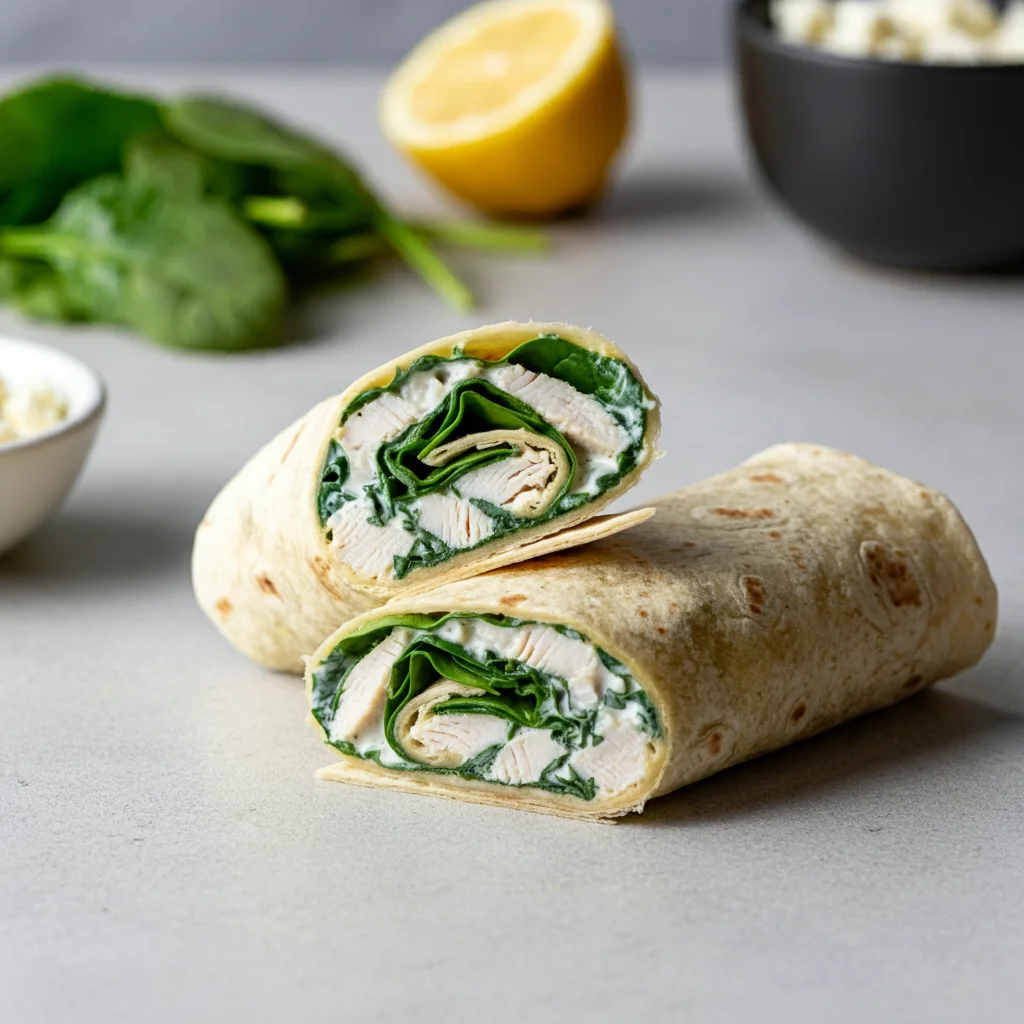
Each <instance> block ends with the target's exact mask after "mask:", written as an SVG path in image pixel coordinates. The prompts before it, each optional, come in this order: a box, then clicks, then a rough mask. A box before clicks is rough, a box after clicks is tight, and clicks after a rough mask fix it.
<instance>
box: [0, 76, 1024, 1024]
mask: <svg viewBox="0 0 1024 1024" xmlns="http://www.w3.org/2000/svg"><path fill="white" fill-rule="evenodd" d="M134 81H137V82H146V83H152V84H154V85H156V86H159V87H167V88H172V87H173V88H178V87H181V86H183V85H205V86H221V87H224V88H233V89H237V90H242V91H245V92H247V93H249V94H251V95H253V96H254V97H256V98H258V99H260V100H262V101H263V102H265V103H268V104H271V105H273V106H275V107H277V108H278V109H280V110H281V111H282V112H284V113H285V114H287V115H289V116H291V117H294V118H295V119H297V120H299V121H303V122H305V123H307V124H309V125H310V126H313V127H318V128H320V129H321V130H323V131H325V132H326V133H327V134H328V135H329V136H331V137H332V138H334V139H335V140H336V141H338V142H342V143H345V144H347V145H348V146H350V147H351V149H352V150H353V151H355V152H357V153H358V154H359V156H360V158H361V161H362V162H363V164H364V165H365V166H367V167H370V168H372V169H373V171H374V175H375V177H376V179H377V180H379V181H381V182H382V183H383V184H384V185H385V186H386V188H387V191H388V193H389V194H390V195H391V196H392V197H394V198H395V199H396V200H397V201H399V203H400V204H401V206H402V207H403V208H404V209H405V210H407V211H416V212H432V211H433V212H436V211H438V210H441V209H444V206H443V204H442V203H441V201H440V200H439V199H438V198H437V197H435V196H434V195H433V194H432V193H431V191H430V190H429V189H428V187H427V186H425V185H424V184H422V183H421V182H420V181H419V180H418V179H417V178H416V177H415V176H414V175H413V173H412V172H411V171H409V170H407V169H406V168H404V167H403V166H402V165H401V163H400V162H399V160H398V159H397V158H396V157H395V156H393V155H392V154H391V153H390V152H389V151H388V150H387V148H386V146H385V144H384V143H383V142H382V140H381V139H380V138H379V136H378V134H377V132H376V130H375V128H374V109H373V104H374V99H375V92H376V81H374V80H368V79H351V78H343V77H337V76H329V75H319V76H318V75H307V76H279V77H273V76H266V75H264V76H254V75H241V76H233V77H226V76H216V75H207V76H205V77H201V76H191V77H186V76H175V75H164V76H162V77H156V76H150V77H148V78H146V79H134ZM4 84H6V83H4ZM642 99H643V117H642V118H641V125H640V130H639V132H638V136H637V138H636V139H635V144H634V147H633V150H632V154H631V157H630V159H629V160H628V161H627V165H626V167H625V170H624V174H623V176H622V178H621V180H620V182H619V184H618V186H617V188H616V189H615V192H614V194H613V195H612V196H611V197H610V199H609V200H608V202H607V203H606V204H605V206H604V207H603V208H602V210H601V211H600V212H599V213H597V214H596V215H595V216H593V217H591V218H588V219H584V220H579V221H576V222H570V223H566V224H564V225H561V226H559V227H557V228H555V229H554V230H553V231H552V235H553V237H554V240H555V247H554V251H553V252H552V254H551V255H550V256H548V257H545V258H541V259H532V258H527V259H514V258H505V257H501V258H497V257H489V256H488V257H483V256H481V257H467V256H466V255H464V254H459V255H457V256H455V257H453V260H454V261H455V262H456V263H457V264H458V266H459V267H460V269H462V270H463V271H464V272H465V273H466V275H467V276H468V277H469V278H471V279H472V282H473V284H474V285H475V286H476V287H477V288H478V289H479V291H480V294H481V296H482V303H481V307H480V309H479V310H478V311H477V312H475V313H474V314H472V315H471V316H467V317H463V316H458V315H455V314H452V313H450V312H448V311H447V310H446V309H445V308H444V307H443V306H441V305H440V304H439V303H438V302H437V301H436V300H435V299H434V297H433V296H432V295H431V294H430V293H429V292H428V291H427V290H426V289H425V288H423V287H421V286H420V284H419V283H418V282H417V281H415V280H414V279H413V278H412V277H411V276H410V275H409V274H408V273H407V272H406V271H405V270H404V269H403V268H401V267H400V266H394V267H391V268H389V269H386V270H384V271H383V272H381V273H380V274H378V275H376V276H375V277H373V278H372V279H370V280H369V281H367V282H366V283H365V285H364V286H362V287H359V288H352V289H348V290H345V291H341V292H338V293H335V294H333V295H329V296H326V297H324V298H322V299H319V300H317V301H315V302H312V303H309V304H307V305H305V306H304V307H303V308H302V309H300V310H299V311H298V312H297V313H296V314H295V316H294V318H293V322H292V324H291V331H292V334H293V335H294V337H295V339H296V340H295V342H294V344H292V345H291V346H290V347H288V348H282V349H279V350H275V351H272V352H267V353H260V354H254V355H248V356H240V357H227V358H225V357H213V356H210V357H201V356H189V355H185V354H181V353H177V352H170V351H164V350H161V349H158V348H156V347H153V346H151V345H149V344H147V343H145V342H143V341H141V340H139V339H136V338H133V337H128V336H125V335H119V334H116V333H111V332H109V331H105V330H98V329H88V330H80V331H67V330H64V329H59V328H53V327H47V326H40V325H32V326H25V325H24V324H22V323H20V322H18V321H16V320H15V319H14V318H13V317H11V316H10V315H8V314H4V315H3V318H2V321H0V327H2V329H3V330H5V331H7V332H8V333H11V332H15V333H19V334H22V335H28V336H31V337H34V338H37V339H42V340H47V341H50V342H52V343H54V344H56V345H59V346H60V347H62V348H66V349H67V350H68V351H70V352H74V353H76V354H77V355H80V356H81V357H83V358H85V359H86V360H88V361H89V362H90V363H91V364H92V365H94V366H95V367H96V368H97V369H99V370H100V371H101V372H102V373H103V374H104V375H105V377H106V378H107V381H108V382H109V385H110V394H111V401H110V409H109V417H108V420H107V422H106V424H105V425H104V428H103V430H102V432H101V435H100V439H99V443H98V447H97V450H96V452H95V455H94V457H93V460H92V462H91V464H90V466H89V468H88V470H87V473H86V476H85V478H84V479H83V481H82V482H81V484H80V485H79V487H78V489H77V491H76V492H75V494H74V495H73V497H72V499H71V500H70V502H69V504H68V505H67V507H66V509H65V510H64V511H63V512H62V513H61V514H60V516H59V517H58V518H57V519H56V520H54V521H53V522H52V523H51V525H50V526H49V527H48V528H47V529H46V530H45V531H44V532H43V533H42V534H40V535H38V536H37V537H36V538H35V539H34V540H32V541H30V542H28V543H27V544H26V545H24V546H23V547H22V548H21V549H20V550H18V551H16V552H15V553H14V554H13V555H12V556H10V557H9V558H8V559H6V560H5V561H4V562H2V563H0V1008H2V1011H0V1018H2V1019H3V1020H4V1022H5V1024H43V1022H45V1024H65V1022H67V1024H72V1022H73V1024H92V1022H104V1024H115V1022H122V1021H124V1022H129V1021H130V1022H134V1021H138V1020H142V1019H145V1020H146V1021H147V1022H150V1024H165V1022H168V1024H169V1022H178V1021H184V1020H190V1021H192V1020H194V1021H206V1020H216V1021H229V1020H246V1021H248V1022H249V1024H262V1022H267V1024H272V1022H275V1024H276V1022H280V1021H337V1020H346V1019H351V1020H357V1019H358V1020H373V1021H382V1022H391V1021H394V1022H399V1021H406V1020H409V1019H410V1018H411V1017H412V1016H413V1015H418V1019H420V1020H424V1021H434V1020H443V1019H449V1020H453V1021H459V1020H486V1021H489V1022H503V1021H523V1020H529V1021H542V1022H547V1021H558V1022H565V1021H569V1020H573V1019H579V1020H586V1021H609V1022H610V1021H624V1020H646V1021H652V1022H654V1021H657V1022H661V1021H665V1022H676V1021H686V1022H687V1024H703V1022H726V1021H729V1022H731V1021H758V1022H770V1024H773V1022H785V1024H805V1022H806V1024H820V1022H821V1021H829V1022H832V1024H846V1022H851V1024H852V1022H871V1024H875V1022H883V1021H901V1022H903V1021H914V1020H928V1021H930V1022H931V1024H945V1022H959V1021H976V1020H985V1021H988V1022H1000V1024H1001V1022H1004V1021H1005V1022H1010V1021H1015V1020H1017V1019H1019V1016H1018V1015H1019V1007H1020V1004H1021V1000H1022V999H1024V975H1022V973H1021V970H1020V965H1021V962H1022V957H1024V928H1022V927H1021V920H1022V919H1024V918H1022V915H1024V869H1022V859H1021V854H1020V851H1021V849H1022V848H1024V813H1022V807H1024V769H1022V763H1024V762H1022V755H1024V689H1022V683H1024V668H1022V667H1021V666H1022V664H1024V639H1022V637H1024V599H1022V596H1021V595H1022V591H1024V542H1022V539H1021V524H1022V522H1024V515H1022V511H1021V510H1022V508H1024V474H1022V472H1021V455H1020V452H1021V442H1022V439H1024V402H1022V399H1021V395H1022V390H1021V389H1022V384H1021V381H1022V380H1024V346H1022V345H1021V338H1020V325H1021V323H1022V322H1024V289H1022V288H1021V280H1020V278H1019V277H1018V278H1014V277H1011V276H1002V277H971V278H952V277H945V278H933V277H925V276H915V275H905V274H894V273H890V272H886V271H881V270H876V269H872V268H869V267H864V266H861V265H858V264H855V263H852V262H850V261H848V260H846V259H844V258H843V257H840V256H837V255H835V254H834V253H832V252H830V251H828V250H827V249H825V248H823V247H822V246H821V245H819V244H818V243H817V242H815V241H814V240H813V239H811V238H809V237H807V236H806V235H805V234H804V233H803V232H802V231H801V230H799V229H798V228H797V227H796V226H795V225H793V224H792V223H791V222H789V221H788V220H787V219H786V218H784V217H783V216H782V215H781V214H780V213H778V212H777V211H776V210H775V208H774V207H773V206H771V205H770V204H769V203H768V201H767V200H766V199H765V198H763V196H762V194H761V192H760V190H759V189H758V188H757V186H756V185H755V184H754V183H753V182H752V181H751V180H750V177H749V175H748V172H747V170H746V167H745V161H744V159H743V155H742V151H741V147H740V144H739V140H738V133H737V129H736V126H735V123H734V118H733V106H732V101H731V98H730V96H729V94H728V91H727V89H726V88H725V85H724V83H723V82H722V81H720V80H717V79H686V80H684V79H666V78H662V79H658V80H655V81H653V82H649V83H647V85H646V87H645V89H644V91H643V95H642ZM508 317H516V318H529V317H533V318H536V319H569V320H575V321H579V322H583V323H587V324H592V325H593V326H595V327H597V328H598V329H599V330H601V331H603V332H605V333H607V334H608V335H609V336H611V337H612V338H614V339H616V340H617V341H618V342H619V343H620V344H622V345H623V346H625V347H626V348H627V349H628V350H629V351H630V352H631V353H632V354H633V355H634V356H635V358H636V360H637V361H638V363H639V364H640V365H641V366H642V367H643V369H644V372H645V373H646V375H647V377H648V379H649V380H650V381H651V383H652V385H653V386H654V387H655V388H656V390H658V391H659V392H660V394H661V396H662V397H663V399H664V400H665V435H664V439H663V447H664V448H665V449H666V450H667V452H668V453H669V454H668V457H666V458H665V459H663V460H661V461H660V462H658V463H657V464H656V465H655V466H654V467H653V469H652V471H651V472H650V473H649V474H648V476H647V478H646V479H645V481H644V483H643V485H642V487H641V488H640V489H639V491H638V492H635V494H634V496H633V499H632V500H642V499H643V498H646V497H650V496H653V495H655V494H658V493H660V492H663V491H666V490H669V489H672V488H675V487H678V486H681V485H683V484H685V483H686V482H688V481H691V480H695V479H697V478H699V477H702V476H706V475H708V474H710V473H712V472H715V471H717V470H719V469H722V468H725V467H728V466H731V465H733V464H734V463H735V462H737V461H738V460H740V459H742V458H744V457H746V456H748V455H750V454H752V453H753V452H754V451H756V450H758V449H760V448H762V447H765V446H767V445H769V444H771V443H774V442H776V441H781V440H815V441H820V442H823V443H826V444H832V445H837V446H839V447H843V448H846V449H849V450H852V451H855V452H857V453H859V454H861V455H864V456H866V457H868V458H871V459H874V460H876V461H879V462H881V463H883V464H884V465H886V466H890V467H891V468H893V469H897V470H900V471H901V472H905V473H909V474H911V475H913V476H915V477H917V478H919V479H921V480H924V481H926V482H928V483H929V484H931V485H934V486H936V487H940V488H942V489H943V490H945V491H947V493H949V494H950V495H951V496H952V498H953V499H954V500H955V501H956V502H957V503H958V504H959V505H960V507H961V509H962V510H963V512H964V514H965V516H966V517H967V519H968V521H969V522H970V523H971V524H972V526H973V527H974V529H975V531H976V533H977V536H978V538H979V540H980V542H981V545H982V548H983V550H984V551H985V552H986V554H987V556H988V558H989V560H990V563H991V565H992V568H993V572H994V575H995V577H996V579H997V582H998V584H999V586H1000V589H1001V594H1002V615H1001V624H1000V632H999V638H998V640H997V643H996V645H995V647H994V648H993V650H992V651H991V652H990V654H989V656H988V658H987V659H986V660H985V662H984V663H983V664H982V665H981V666H980V667H978V668H977V669H975V670H974V671H972V672H970V673H968V674H967V675H965V676H963V677H962V678H960V679H958V680H956V681H955V682H953V683H950V684H946V685H943V686H941V687H939V688H938V689H937V690H936V691H935V692H933V693H929V694H925V695H923V696H920V697H918V698H915V699H914V700H912V701H910V702H908V703H906V704H904V705H902V706H901V707H899V708H897V709H895V710H892V711H889V712H883V713H880V714H877V715H873V716H870V717H868V718H866V719H863V720H861V721H858V722H855V723H853V724H850V725H848V726H845V727H844V728H841V729H839V730H836V731H834V732H833V733H830V734H828V735H825V736H823V737H820V738H817V739H814V740H810V741H808V742H806V743H803V744H800V745H799V746H797V747H795V748H791V749H789V750H786V751H783V752H781V753H778V754H774V755H771V756H769V757H765V758H763V759H761V760H759V761H757V762H754V763H752V764H748V765H746V766H743V767H741V768H738V769H734V770H732V771H729V772H726V773H723V774H722V775H720V776H718V777H716V778H714V779H711V780H709V781H707V782H704V783H701V784H699V785H697V786H694V787H692V788H691V789H690V790H686V791H683V792H680V793H678V794H676V795H675V796H672V797H669V798H666V799H664V800H661V801H657V802H656V803H654V804H653V805H651V807H650V808H649V810H648V812H647V813H646V814H644V816H643V817H642V818H640V819H637V820H634V821H631V822H630V823H628V824H623V825H619V826H615V827H609V826H598V825H588V824H576V823H571V822H566V821H561V820H557V819H553V818H552V819H548V818H545V817H540V816H535V815H525V814H521V815H517V814H515V813H512V812H507V811H501V810H495V809H489V808H482V807H476V806H469V805H460V804H457V803H448V802H443V801H435V800H428V799H423V798H417V797H413V796H404V795H400V794H394V793H376V792H372V791H368V790H362V789H356V788H347V787H343V786H339V785H331V784H327V783H322V782H318V781H316V780H315V779H314V778H313V772H314V770H315V769H316V768H317V767H319V766H320V765H322V764H325V763H327V761H329V760H330V755H329V752H327V751H325V750H324V749H323V748H322V747H321V746H320V745H319V743H318V741H317V738H316V736H315V734H314V732H313V731H312V730H311V729H310V728H308V726H307V725H306V724H305V703H304V699H303V694H302V691H301V686H300V685H299V683H298V682H297V681H295V680H293V679H290V678H286V677H281V676H275V675H271V674H268V673H265V672H263V671H261V670H259V669H257V668H255V667H252V666H250V665H248V664H247V663H246V662H245V661H244V660H243V659H242V658H240V657H239V656H238V655H236V654H235V653H234V652H233V651H232V650H231V649H230V648H229V647H227V645H226V644H225V643H224V642H223V641H222V640H221V638H220V636H219V635H218V634H217V633H216V631H215V630H214V629H213V628H212V627H211V626H210V625H209V624H208V623H207V622H206V621H205V619H204V618H203V617H202V615H201V613H200V612H199V611H198V610H197V608H196V607H195V605H194V603H193V601H192V596H191V593H190V588H189V579H188V562H189V547H190V542H191V534H192V531H193V529H194V527H195V525H196V523H197V522H198V520H199V518H200V517H201V515H202V513H203V510H204V508H205V506H206V504H207V502H208V501H209V500H210V499H211V498H212V497H213V495H214V493H215V492H216V491H217V489H218V488H219V486H220V485H221V484H222V483H223V482H224V481H225V480H226V479H227V477H228V476H229V475H230V474H231V473H232V472H234V470H235V469H237V468H238V466H239V465H240V464H241V463H242V462H243V461H244V460H245V458H246V457H247V456H248V455H249V454H250V453H251V452H252V451H253V449H254V448H255V447H256V446H257V445H258V444H260V443H262V442H263V441H264V440H265V439H267V438H269V437H270V435H271V434H272V433H274V432H275V431H276V430H277V429H278V428H279V427H280V426H282V425H283V424H285V423H287V422H288V421H290V420H291V419H293V418H295V417H296V416H298V415H299V414H301V413H302V412H304V411H305V410H306V409H307V408H308V407H309V406H311V405H312V404H313V403H314V402H316V401H317V400H318V399H320V398H321V397H323V395H325V394H326V393H328V392H329V391H331V390H333V389H340V388H342V387H343V386H344V385H345V384H347V383H348V382H349V381H350V380H351V379H352V378H353V377H354V376H355V375H357V374H359V373H361V372H363V371H365V370H366V369H368V368H370V367H372V366H374V365H376V364H377V363H379V362H380V360H381V358H382V357H383V356H384V355H385V354H386V353H388V352H396V353H397V352H401V351H403V350H405V349H407V348H410V347H412V346H414V345H417V344H419V343H421V342H423V341H426V340H429V339H431V338H434V337H436V336H439V335H442V334H446V333H449V332H451V331H454V330H457V329H460V328H463V327H466V326H470V325H472V324H475V323H483V322H487V321H493V320H499V319H504V318H508ZM0 369H2V368H0ZM442 1011H443V1012H442Z"/></svg>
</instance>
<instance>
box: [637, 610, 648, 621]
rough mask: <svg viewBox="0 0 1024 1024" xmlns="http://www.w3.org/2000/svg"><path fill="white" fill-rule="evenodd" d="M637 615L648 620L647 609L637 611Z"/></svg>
mask: <svg viewBox="0 0 1024 1024" xmlns="http://www.w3.org/2000/svg"><path fill="white" fill-rule="evenodd" d="M637 614H638V615H639V616H640V618H641V619H646V618H647V609H646V608H640V609H638V610H637Z"/></svg>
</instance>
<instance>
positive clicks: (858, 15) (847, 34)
mask: <svg viewBox="0 0 1024 1024" xmlns="http://www.w3.org/2000/svg"><path fill="white" fill-rule="evenodd" d="M895 34H896V26H895V24H894V23H893V21H892V19H891V18H890V17H889V15H888V14H886V12H885V9H884V7H882V5H881V4H874V3H859V2H858V3H853V2H849V3H837V4H836V5H835V10H834V11H833V15H832V27H831V28H830V29H829V31H828V32H827V34H826V35H825V37H824V39H822V41H821V46H822V49H825V50H828V51H829V52H831V53H837V54H840V55H841V56H844V57H870V56H873V55H874V54H875V53H877V52H878V47H879V45H880V44H881V43H882V42H884V41H885V40H886V39H888V38H890V37H891V36H893V35H895Z"/></svg>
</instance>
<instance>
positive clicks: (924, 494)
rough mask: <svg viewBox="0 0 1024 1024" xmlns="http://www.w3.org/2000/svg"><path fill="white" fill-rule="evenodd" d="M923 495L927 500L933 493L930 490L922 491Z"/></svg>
mask: <svg viewBox="0 0 1024 1024" xmlns="http://www.w3.org/2000/svg"><path fill="white" fill-rule="evenodd" d="M921 497H922V498H924V499H925V501H927V500H928V499H929V498H930V497H931V493H930V492H929V491H921Z"/></svg>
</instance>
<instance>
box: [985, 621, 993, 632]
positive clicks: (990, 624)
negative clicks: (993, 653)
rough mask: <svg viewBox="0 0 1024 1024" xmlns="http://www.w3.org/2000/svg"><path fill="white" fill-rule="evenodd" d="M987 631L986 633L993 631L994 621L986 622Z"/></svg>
mask: <svg viewBox="0 0 1024 1024" xmlns="http://www.w3.org/2000/svg"><path fill="white" fill-rule="evenodd" d="M985 632H986V633H991V632H992V623H991V622H986V623H985Z"/></svg>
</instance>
